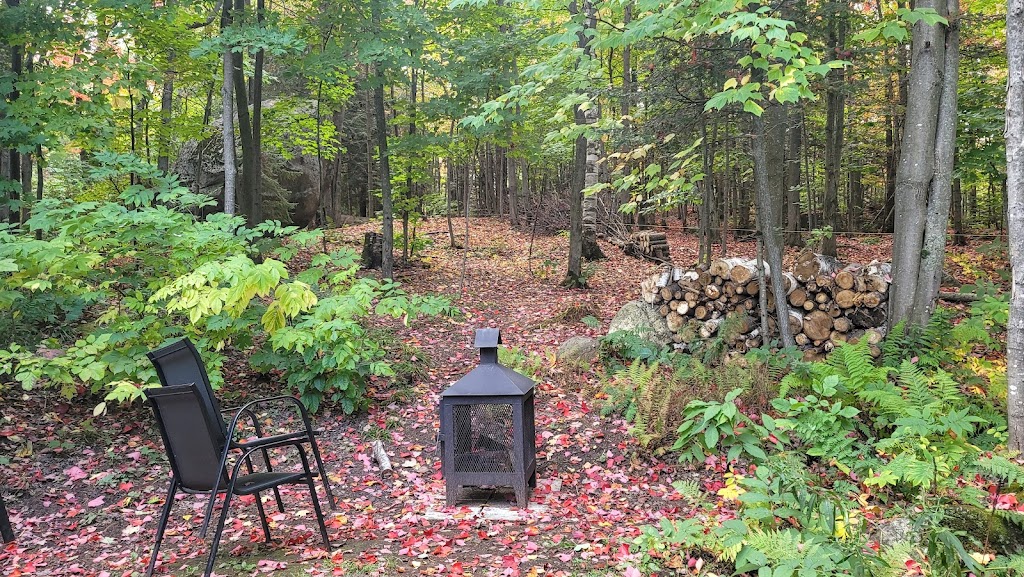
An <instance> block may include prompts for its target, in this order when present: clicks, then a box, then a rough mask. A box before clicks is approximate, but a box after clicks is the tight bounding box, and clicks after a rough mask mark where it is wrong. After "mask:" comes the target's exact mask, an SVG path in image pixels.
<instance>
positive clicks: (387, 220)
mask: <svg viewBox="0 0 1024 577" xmlns="http://www.w3.org/2000/svg"><path fill="white" fill-rule="evenodd" d="M381 1H382V0H373V2H372V3H371V5H370V7H371V18H372V20H373V23H372V25H373V29H374V30H376V31H378V32H379V31H380V30H381V5H380V4H381ZM381 68H382V66H381V63H380V62H376V63H374V75H375V76H376V78H375V79H374V87H373V108H374V112H375V114H374V116H376V118H377V148H378V154H379V155H380V195H381V212H382V213H383V221H384V222H383V228H384V231H383V232H384V247H383V248H382V252H383V254H382V255H381V256H382V259H381V268H380V274H381V277H382V278H385V279H391V278H393V277H394V274H395V273H394V270H395V255H394V250H395V223H394V207H393V206H392V204H391V166H390V164H389V162H388V125H387V117H386V116H385V115H384V114H385V111H384V73H383V71H382V70H381Z"/></svg>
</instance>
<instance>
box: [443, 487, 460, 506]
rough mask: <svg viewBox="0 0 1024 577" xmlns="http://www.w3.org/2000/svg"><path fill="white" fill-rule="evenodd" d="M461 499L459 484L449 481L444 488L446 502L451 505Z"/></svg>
mask: <svg viewBox="0 0 1024 577" xmlns="http://www.w3.org/2000/svg"><path fill="white" fill-rule="evenodd" d="M458 500H459V486H458V485H456V484H454V483H447V484H446V485H445V488H444V502H445V504H446V505H448V506H449V507H451V506H452V505H454V504H455V503H457V502H458Z"/></svg>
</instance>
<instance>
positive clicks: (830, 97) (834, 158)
mask: <svg viewBox="0 0 1024 577" xmlns="http://www.w3.org/2000/svg"><path fill="white" fill-rule="evenodd" d="M844 1H845V0H844ZM845 8H846V7H845V5H844V6H842V7H841V8H839V9H838V10H837V13H835V14H834V15H833V16H832V17H831V18H830V20H831V22H830V25H829V31H828V35H829V45H830V47H831V48H832V56H833V57H839V56H840V54H841V53H842V52H843V50H845V48H846V13H845ZM845 90H846V86H845V73H844V71H843V69H842V68H838V69H836V70H833V71H831V72H830V73H829V75H828V92H827V95H826V98H825V100H826V105H825V106H826V111H825V115H826V120H825V196H824V198H823V199H822V209H823V214H822V216H823V219H824V225H825V226H826V227H831V228H832V234H831V235H828V236H826V237H824V238H823V239H822V241H821V252H822V253H823V254H827V255H828V256H836V232H838V231H839V181H840V176H841V172H840V171H841V169H842V156H843V131H844V128H845V123H844V118H843V117H844V116H845V114H844V113H845V110H846V95H845V93H844V91H845Z"/></svg>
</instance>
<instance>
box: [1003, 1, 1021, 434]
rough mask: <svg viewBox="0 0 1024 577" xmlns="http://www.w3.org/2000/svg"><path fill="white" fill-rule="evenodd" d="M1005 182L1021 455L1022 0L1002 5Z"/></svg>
mask: <svg viewBox="0 0 1024 577" xmlns="http://www.w3.org/2000/svg"><path fill="white" fill-rule="evenodd" d="M1006 54H1007V64H1008V66H1007V70H1008V71H1009V75H1008V76H1009V77H1008V80H1007V83H1006V85H1007V88H1006V180H1007V194H1008V195H1009V203H1008V204H1009V206H1008V209H1009V215H1008V221H1009V234H1010V240H1009V242H1010V268H1011V270H1012V274H1013V285H1012V287H1011V291H1012V292H1011V298H1010V322H1009V324H1008V326H1007V331H1006V380H1007V385H1008V386H1007V397H1006V404H1007V407H1008V409H1009V410H1008V413H1009V414H1008V419H1007V421H1008V423H1009V429H1010V431H1009V432H1010V440H1009V447H1008V448H1009V449H1010V450H1015V451H1021V450H1024V0H1008V1H1007V11H1006Z"/></svg>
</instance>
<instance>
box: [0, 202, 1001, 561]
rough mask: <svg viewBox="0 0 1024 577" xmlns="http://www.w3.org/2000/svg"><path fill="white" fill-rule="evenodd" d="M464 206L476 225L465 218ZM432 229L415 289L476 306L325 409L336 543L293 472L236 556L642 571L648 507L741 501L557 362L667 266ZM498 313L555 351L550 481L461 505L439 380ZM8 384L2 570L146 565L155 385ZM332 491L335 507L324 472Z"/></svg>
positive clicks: (534, 344)
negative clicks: (608, 406)
mask: <svg viewBox="0 0 1024 577" xmlns="http://www.w3.org/2000/svg"><path fill="white" fill-rule="evenodd" d="M675 225H676V226H677V227H678V223H675ZM373 226H374V225H372V224H364V225H359V226H355V227H350V228H345V229H339V230H337V231H333V232H331V233H330V238H331V239H332V242H336V243H342V244H349V245H351V246H353V248H355V249H356V250H358V248H359V244H360V242H361V240H362V233H363V232H364V231H366V230H370V229H371V228H372V227H373ZM456 226H457V227H458V228H459V230H458V231H457V234H458V237H459V238H458V241H459V242H464V240H465V236H464V235H465V234H466V233H465V229H464V228H462V227H463V226H464V224H463V223H462V222H461V221H459V222H458V223H457V225H456ZM418 235H419V238H420V239H430V240H431V241H432V243H431V244H430V246H428V247H426V248H425V249H423V250H422V251H421V252H420V253H418V254H417V255H415V257H414V259H413V263H412V264H410V265H408V266H405V267H403V268H401V269H400V270H398V271H397V272H396V278H397V279H398V280H399V281H401V282H402V283H403V285H404V286H405V288H406V289H407V290H409V291H411V292H414V293H439V294H443V295H448V296H449V297H451V298H452V299H453V301H454V304H455V305H456V306H458V307H459V308H460V309H461V310H462V311H463V313H464V314H463V315H461V316H460V317H459V318H428V319H418V320H413V321H411V322H410V323H409V325H408V326H399V327H398V331H399V336H400V338H401V340H402V341H403V342H405V343H407V344H410V345H413V346H415V347H418V348H419V349H421V351H422V353H421V358H419V359H418V361H419V362H421V363H422V365H423V368H424V369H425V370H423V372H422V376H421V377H420V378H417V379H416V380H415V381H414V382H411V383H407V384H402V383H376V384H375V385H374V386H373V387H372V388H371V394H372V397H373V399H374V401H373V403H372V406H371V408H370V409H369V410H368V411H367V412H364V413H361V414H358V415H353V416H346V415H344V414H342V413H340V412H339V411H337V410H331V409H330V408H329V407H328V408H325V409H322V410H321V412H320V413H318V414H317V415H316V417H315V420H316V425H317V426H318V427H319V428H322V429H323V436H322V438H321V441H320V443H321V448H322V450H323V451H324V453H325V461H326V468H327V470H328V473H329V478H330V480H331V482H332V484H333V487H334V488H335V491H336V497H337V499H338V508H337V509H336V510H330V509H326V508H325V514H326V515H327V519H328V526H329V532H330V537H331V541H332V545H333V546H332V548H331V549H330V550H329V551H325V550H324V548H323V547H322V544H321V542H320V537H319V534H318V532H317V530H316V522H315V520H314V518H313V512H312V509H311V506H310V505H311V504H310V501H309V495H308V493H306V492H305V489H304V488H303V487H294V488H285V491H284V493H285V502H286V513H284V514H277V513H276V510H271V512H272V517H271V518H272V534H273V535H274V537H275V541H274V542H273V543H272V544H264V543H262V532H261V530H260V527H259V521H258V517H257V513H256V510H255V507H254V506H253V500H252V498H241V499H240V501H239V502H237V503H235V504H234V505H233V506H232V515H231V517H230V521H229V523H228V525H227V527H226V529H225V533H224V537H223V540H222V546H221V550H220V554H219V555H218V561H217V566H216V573H217V574H219V575H260V574H264V573H275V574H279V575H395V574H401V573H404V574H421V575H463V574H464V575H593V576H596V575H621V574H623V573H624V572H625V574H627V575H638V574H639V573H637V572H635V570H632V569H631V567H630V560H631V554H630V544H631V542H632V541H633V539H634V538H635V537H636V536H637V535H638V534H639V532H640V528H641V526H643V525H648V524H655V523H657V522H658V521H659V520H660V519H661V518H664V517H669V518H681V517H691V516H695V515H699V516H704V517H713V516H718V517H725V518H730V517H731V516H732V515H733V514H734V510H733V505H732V504H731V503H732V502H731V501H727V500H724V499H722V498H720V497H716V495H715V492H716V491H717V489H718V488H720V487H722V482H723V475H724V473H725V470H724V467H722V466H721V465H720V464H716V463H714V462H710V463H708V464H705V465H703V466H700V467H682V466H679V465H676V464H675V461H674V458H672V457H671V456H669V457H668V458H667V459H666V460H659V459H656V458H654V457H653V456H651V455H650V454H649V452H647V451H643V450H641V449H640V448H639V447H638V445H637V443H636V442H635V440H634V439H633V438H632V437H630V436H629V435H628V432H627V429H628V427H627V424H626V423H625V422H623V421H622V420H621V419H616V418H612V417H603V416H601V414H600V409H601V403H602V401H601V399H600V390H601V383H600V376H599V374H598V372H596V371H595V370H593V369H592V368H585V369H567V368H564V367H560V366H558V365H557V364H555V362H554V356H553V353H554V350H555V348H556V347H557V346H558V345H559V344H561V343H562V342H564V341H565V340H567V339H568V338H569V337H572V336H577V335H584V336H600V335H603V334H604V333H605V332H606V331H607V327H608V323H609V321H610V320H611V318H612V317H613V316H614V315H615V313H616V312H617V311H618V310H619V308H620V307H621V306H622V305H623V304H625V303H626V302H627V301H630V300H633V299H635V298H637V297H638V294H639V289H638V286H639V282H640V280H641V279H642V278H643V277H644V276H645V275H647V274H650V273H652V272H654V271H656V270H658V268H659V267H658V266H656V265H654V264H651V263H647V262H643V261H640V260H636V259H633V258H630V257H626V256H624V255H623V254H622V252H621V250H619V249H618V248H616V247H614V246H612V245H610V244H608V243H604V242H602V249H603V250H604V252H605V254H606V255H608V257H609V258H608V259H606V260H602V261H600V262H597V263H594V264H592V265H587V266H588V267H590V268H589V269H588V270H589V272H591V273H592V274H591V276H590V278H589V283H590V288H588V289H585V290H567V289H563V288H561V287H559V285H558V283H559V281H560V280H561V278H562V275H563V274H564V267H565V254H566V250H567V243H568V241H567V238H566V237H565V236H564V235H555V236H536V237H533V236H532V235H531V234H530V232H529V231H520V230H514V229H512V228H510V227H509V226H508V225H507V224H505V223H504V222H502V221H498V220H496V219H474V220H473V221H472V222H471V224H470V226H469V235H470V242H469V246H470V248H469V250H466V251H463V250H461V249H453V248H449V247H448V236H447V225H446V223H445V221H444V220H442V219H437V220H432V221H428V222H425V223H422V224H421V226H420V227H419V231H418ZM669 240H670V244H671V249H672V257H673V259H674V260H675V262H677V263H681V264H684V265H689V264H691V263H693V262H694V261H695V260H696V257H697V247H696V240H695V237H694V235H692V234H688V233H684V232H682V231H681V230H678V228H676V229H674V230H670V231H669ZM983 242H984V241H978V243H977V244H975V245H974V246H972V247H969V248H966V249H962V250H961V249H957V250H956V251H954V252H953V256H951V257H950V259H949V261H950V262H949V265H950V266H949V268H950V269H951V272H953V273H954V275H955V276H957V277H960V278H961V280H964V281H967V280H972V279H973V278H974V277H976V276H979V275H984V276H986V277H993V276H994V275H995V271H996V269H997V268H998V267H999V266H1000V265H999V263H998V262H996V261H993V260H992V259H988V258H986V256H985V255H984V254H982V253H981V252H979V250H978V248H979V247H981V246H982V244H983ZM728 248H729V250H728V253H729V255H730V256H752V255H753V251H754V246H753V242H735V241H732V242H730V243H729V247H728ZM839 251H840V255H839V256H840V260H844V261H852V262H862V263H866V262H869V261H870V260H872V259H879V260H887V259H888V255H889V253H890V241H889V237H888V236H877V237H874V236H868V237H862V238H860V239H858V240H856V241H855V240H851V239H845V238H844V239H840V243H839ZM399 252H400V250H399ZM794 254H795V252H794V253H792V254H790V255H789V258H792V256H793V255H794ZM460 287H462V289H463V290H462V291H461V292H460ZM585 315H590V316H593V317H595V318H596V319H598V320H599V321H600V325H599V326H594V327H591V326H588V325H587V324H584V323H583V322H581V321H580V320H579V319H580V318H581V317H582V316H585ZM591 324H593V323H591ZM488 326H490V327H499V328H501V329H502V338H503V341H504V346H506V347H510V348H516V349H520V350H521V351H523V352H524V353H525V354H530V353H535V354H536V356H535V357H533V358H535V359H538V360H537V362H538V363H540V364H542V365H543V367H542V368H543V374H544V375H545V379H544V380H543V381H542V382H540V383H539V384H538V387H537V397H536V411H537V415H536V423H537V432H538V463H539V464H538V475H537V476H538V482H537V488H536V490H535V491H534V492H533V494H532V497H531V500H530V507H529V508H528V509H525V510H520V509H518V508H516V507H515V506H514V503H513V502H512V501H514V499H513V498H512V495H510V494H504V493H500V492H499V493H498V494H497V495H498V496H497V497H496V498H491V499H490V500H488V501H486V502H483V504H481V503H477V504H474V503H463V504H460V505H458V506H455V507H446V506H445V490H444V480H443V479H442V478H441V475H440V462H439V459H438V457H437V455H436V453H435V435H436V431H437V426H438V419H437V403H438V395H439V394H440V393H441V391H443V390H444V389H445V388H446V387H447V386H448V385H449V384H450V383H452V382H454V381H455V380H457V379H458V378H459V377H461V376H462V375H464V374H465V373H466V372H467V371H468V370H470V369H471V368H472V367H473V366H474V365H475V363H476V351H475V350H474V349H473V348H472V341H473V338H472V335H473V330H474V329H475V328H478V327H488ZM230 365H231V366H227V367H225V369H224V374H225V379H226V381H227V385H226V386H225V388H224V390H222V391H221V395H222V396H223V397H224V398H225V405H226V406H231V404H232V401H237V400H242V399H245V398H247V397H253V396H256V395H261V394H263V393H271V392H273V391H274V390H275V385H274V384H273V383H268V382H266V381H261V380H260V379H261V377H259V376H258V375H255V374H252V373H251V372H250V371H249V369H248V368H247V366H246V364H245V363H244V360H242V359H232V361H231V363H230ZM4 395H5V397H4V398H2V405H0V481H2V483H0V488H2V489H3V491H4V495H5V497H6V500H7V506H8V509H9V510H10V513H11V520H12V522H13V525H14V528H15V531H16V533H17V536H18V538H17V541H16V542H14V543H10V544H6V545H4V546H3V547H2V548H0V574H3V575H11V576H18V575H97V576H114V575H141V574H142V572H143V571H144V569H145V566H146V562H147V561H148V557H149V553H150V550H151V546H152V542H153V538H154V532H155V527H156V520H157V518H158V516H159V513H160V508H161V505H162V502H163V496H164V495H165V492H166V490H167V484H168V481H169V472H168V467H167V464H166V460H165V458H164V457H163V448H162V446H161V443H160V441H159V436H158V434H157V433H156V432H155V429H154V427H153V426H152V416H151V414H150V413H149V412H148V410H147V409H145V408H144V407H141V406H138V405H136V406H133V407H121V408H114V409H112V410H111V411H110V412H108V413H107V414H103V415H99V416H93V414H92V407H91V406H85V404H69V403H67V402H65V401H62V400H60V399H56V398H48V397H41V396H38V395H35V394H31V393H28V394H26V393H23V392H22V391H20V390H13V389H11V390H7V391H6V392H5V393H4ZM377 439H380V440H382V441H383V443H384V445H385V447H387V449H388V451H389V454H390V457H391V460H392V463H393V464H394V472H393V473H392V474H387V473H383V472H381V471H380V470H379V469H378V467H377V464H376V463H375V462H373V461H372V460H371V457H370V456H369V452H370V451H369V448H370V446H371V444H372V442H373V441H374V440H377ZM683 479H688V480H695V481H698V482H699V483H700V484H701V486H702V487H703V488H704V489H705V491H706V494H705V495H704V496H703V498H702V500H701V502H696V501H694V500H693V499H692V498H689V497H686V496H684V495H681V494H680V493H679V492H677V490H676V489H675V488H674V487H673V482H674V481H677V480H683ZM320 496H321V502H322V503H323V504H324V505H325V507H326V499H325V498H324V495H323V489H322V487H320ZM204 503H205V501H204V500H203V499H202V498H200V497H194V496H179V501H178V502H177V503H176V504H175V507H174V509H173V511H172V514H171V519H170V521H169V524H168V532H167V535H166V537H165V541H164V545H163V547H162V561H161V563H160V565H159V566H158V569H157V574H158V575H195V574H201V573H202V567H203V565H204V563H205V556H206V554H207V552H208V546H207V544H206V543H204V542H203V540H202V539H200V538H199V537H198V527H199V521H200V520H201V518H202V514H203V512H202V507H203V505H204ZM679 561H680V564H681V565H684V564H685V561H686V560H685V559H680V560H679ZM705 569H706V568H705ZM680 572H681V574H685V573H686V572H687V570H686V569H685V568H684V567H680Z"/></svg>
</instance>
